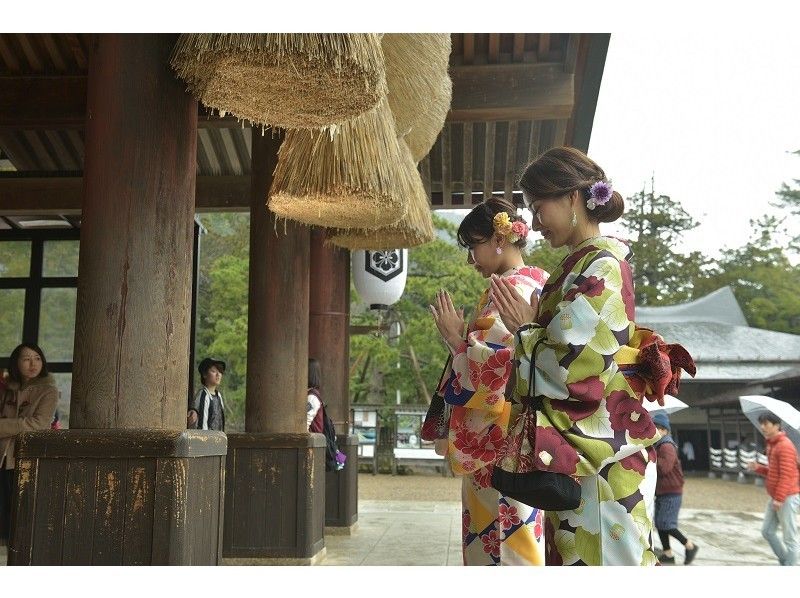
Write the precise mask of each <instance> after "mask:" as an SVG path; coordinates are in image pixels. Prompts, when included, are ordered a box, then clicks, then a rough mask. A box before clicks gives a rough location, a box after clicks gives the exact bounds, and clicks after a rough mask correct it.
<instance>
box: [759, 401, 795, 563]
mask: <svg viewBox="0 0 800 598" xmlns="http://www.w3.org/2000/svg"><path fill="white" fill-rule="evenodd" d="M758 424H759V427H760V428H761V432H762V434H764V438H766V439H767V461H768V465H758V464H756V463H755V462H754V461H751V462H750V463H748V464H747V467H748V469H750V470H751V471H755V472H756V473H757V474H759V475H762V476H765V477H766V478H767V480H766V487H767V493H768V494H769V496H770V499H769V501H768V502H767V510H766V512H765V513H764V525H763V526H762V527H761V535H762V536H764V539H765V540H766V541H767V542H769V545H770V546H771V547H772V551H773V552H774V553H775V556H777V557H778V561H779V562H780V564H781V565H796V564H797V557H798V537H797V521H796V519H795V513H796V512H797V509H798V506H800V470H798V461H797V449H796V448H795V446H794V444H792V441H791V440H789V438H788V437H787V436H786V432H783V431H781V420H780V418H779V417H778V416H776V415H774V414H773V413H762V414H761V415H759V416H758ZM778 526H780V528H781V530H782V532H783V541H782V542H781V540H780V539H779V538H778V534H777V531H778Z"/></svg>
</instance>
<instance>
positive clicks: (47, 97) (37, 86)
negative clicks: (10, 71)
mask: <svg viewBox="0 0 800 598" xmlns="http://www.w3.org/2000/svg"><path fill="white" fill-rule="evenodd" d="M0 91H2V93H0V130H3V129H5V130H9V129H74V128H82V127H83V126H84V122H85V121H86V77H85V76H83V75H80V76H72V75H67V76H29V77H28V76H26V77H0Z"/></svg>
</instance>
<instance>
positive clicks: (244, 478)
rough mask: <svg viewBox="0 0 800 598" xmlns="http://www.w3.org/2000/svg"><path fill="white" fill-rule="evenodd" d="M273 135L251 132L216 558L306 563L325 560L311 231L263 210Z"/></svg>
mask: <svg viewBox="0 0 800 598" xmlns="http://www.w3.org/2000/svg"><path fill="white" fill-rule="evenodd" d="M279 145H280V138H279V137H277V136H273V134H272V133H271V132H267V134H266V135H262V134H261V131H259V130H254V131H253V143H252V151H253V154H252V159H253V166H252V175H251V177H252V179H251V204H250V290H249V302H248V306H249V307H248V310H249V311H248V332H247V394H246V397H245V404H246V411H245V430H246V432H245V433H244V434H229V435H228V446H229V452H228V458H227V464H226V471H227V476H228V478H227V483H226V487H225V510H226V512H228V513H234V512H235V513H236V517H229V518H228V519H226V521H225V531H224V535H223V556H224V557H225V561H226V562H227V563H231V564H261V563H264V564H269V563H275V564H277V563H280V564H312V563H314V562H316V561H317V560H318V559H320V558H321V557H322V556H324V547H325V541H324V537H323V528H324V523H325V522H324V516H325V505H324V499H325V494H324V480H325V478H324V475H325V459H324V450H325V440H324V437H323V436H322V435H321V434H309V433H308V430H307V429H306V415H305V414H306V396H307V394H306V389H307V385H306V383H307V359H308V301H309V286H308V285H309V257H310V256H309V230H308V228H307V227H303V226H299V225H296V224H293V223H290V222H276V221H275V218H274V217H273V216H272V213H271V212H269V211H268V210H267V208H266V200H267V195H268V193H269V188H270V184H271V181H272V172H273V170H274V169H275V164H276V160H277V151H278V147H279Z"/></svg>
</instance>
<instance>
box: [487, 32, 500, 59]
mask: <svg viewBox="0 0 800 598" xmlns="http://www.w3.org/2000/svg"><path fill="white" fill-rule="evenodd" d="M499 61H500V34H499V33H490V34H489V62H490V63H497V62H499Z"/></svg>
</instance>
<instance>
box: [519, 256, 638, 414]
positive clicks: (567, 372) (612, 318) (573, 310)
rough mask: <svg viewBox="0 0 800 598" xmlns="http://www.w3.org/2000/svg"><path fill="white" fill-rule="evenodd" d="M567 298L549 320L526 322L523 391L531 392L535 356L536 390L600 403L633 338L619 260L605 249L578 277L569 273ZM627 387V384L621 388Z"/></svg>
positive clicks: (522, 332)
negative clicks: (622, 350)
mask: <svg viewBox="0 0 800 598" xmlns="http://www.w3.org/2000/svg"><path fill="white" fill-rule="evenodd" d="M567 280H568V281H570V282H566V283H565V285H564V287H563V288H562V293H563V295H562V300H561V301H560V302H559V303H558V304H557V305H556V307H555V309H554V312H553V313H552V314H547V315H546V316H545V317H544V318H542V319H540V321H541V322H542V324H543V325H540V324H532V325H530V326H527V327H523V328H521V329H520V330H519V332H518V334H517V342H516V345H515V354H516V356H517V358H518V359H519V366H518V367H519V370H518V376H517V392H519V393H520V395H521V396H526V395H527V394H528V391H529V386H530V377H531V360H532V359H533V361H534V367H533V373H534V381H535V383H534V390H535V392H534V393H532V394H533V395H543V396H545V397H548V398H550V399H557V400H570V401H588V402H591V403H594V404H598V403H599V402H600V400H602V398H603V396H604V392H605V390H606V386H607V385H608V384H609V382H610V381H611V379H612V378H613V377H614V375H615V374H616V373H617V372H618V368H617V365H616V364H615V363H614V354H615V353H617V351H618V350H619V349H620V347H621V346H623V345H626V344H627V343H628V342H629V341H630V338H631V334H632V331H633V329H634V324H633V322H631V321H630V320H629V319H628V315H627V312H626V309H625V304H624V300H623V294H624V293H629V292H631V291H632V289H629V288H625V289H623V284H626V285H629V284H630V283H628V282H626V283H623V280H625V279H624V278H623V276H622V271H621V267H620V262H619V260H618V259H617V258H616V257H614V256H613V255H611V254H610V253H608V252H599V253H598V255H596V256H594V257H593V258H592V259H591V261H589V263H588V265H587V266H586V267H585V268H583V269H582V270H581V271H580V272H579V273H578V274H577V275H576V276H574V277H568V279H567ZM620 390H623V389H620Z"/></svg>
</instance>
